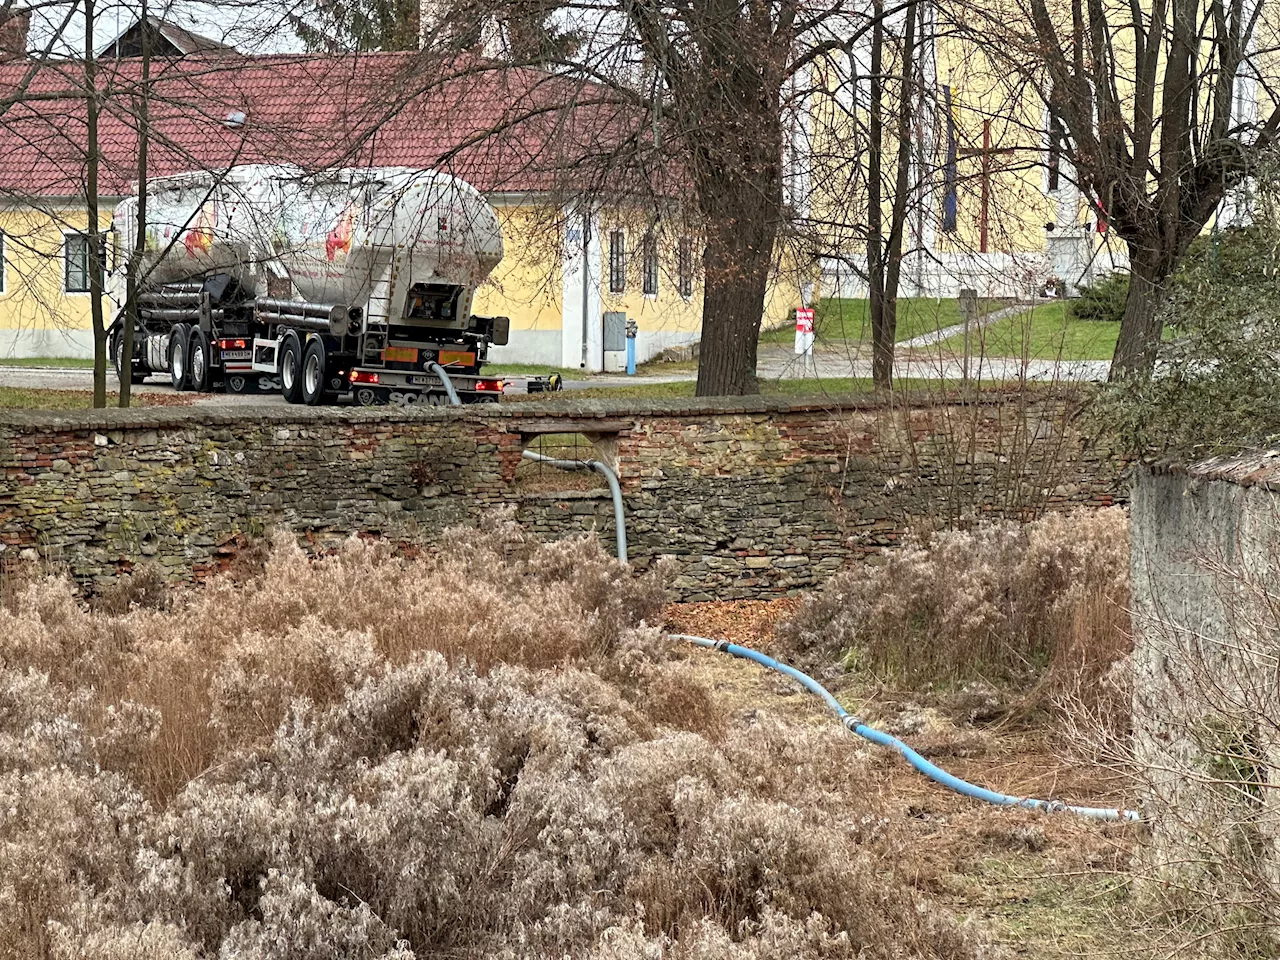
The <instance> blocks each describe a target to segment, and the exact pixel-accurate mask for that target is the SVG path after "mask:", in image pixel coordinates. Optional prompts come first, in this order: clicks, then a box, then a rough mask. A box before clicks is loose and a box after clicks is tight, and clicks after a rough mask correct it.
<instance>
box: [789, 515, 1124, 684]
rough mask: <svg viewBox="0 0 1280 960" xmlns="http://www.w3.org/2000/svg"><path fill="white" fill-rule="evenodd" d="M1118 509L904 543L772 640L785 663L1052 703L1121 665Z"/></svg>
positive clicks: (828, 589)
mask: <svg viewBox="0 0 1280 960" xmlns="http://www.w3.org/2000/svg"><path fill="white" fill-rule="evenodd" d="M1128 608H1129V534H1128V519H1127V517H1126V515H1125V513H1124V511H1123V510H1121V509H1118V508H1117V509H1111V510H1092V511H1081V512H1079V513H1075V514H1049V515H1047V516H1045V517H1043V518H1042V519H1040V520H1036V521H1034V522H1032V523H1028V524H1020V523H1016V522H1013V521H1004V522H999V523H993V524H989V525H985V526H980V527H977V528H975V529H973V530H970V531H945V532H941V533H935V534H933V535H932V536H930V537H928V538H909V539H908V540H907V542H906V543H904V545H903V546H902V547H901V548H899V549H897V550H894V551H891V552H887V553H886V556H885V561H884V563H883V564H882V565H880V566H877V567H871V568H867V569H862V570H854V571H850V572H847V573H843V574H840V575H839V576H837V577H835V578H833V579H832V580H831V581H830V582H829V583H828V584H827V585H826V586H825V587H824V589H823V590H822V591H821V592H819V593H817V594H814V595H812V596H811V597H809V598H808V599H807V600H806V602H805V603H804V605H803V606H802V607H801V608H800V609H799V610H798V611H797V612H796V614H795V616H794V617H792V618H791V619H790V620H789V621H787V622H786V623H784V624H783V625H782V626H781V628H780V631H779V635H780V638H781V641H782V643H783V646H784V648H786V649H787V650H789V651H790V652H791V653H792V655H794V656H797V657H800V658H801V659H807V660H810V661H817V662H829V661H830V660H833V659H835V658H837V657H841V656H843V657H844V658H845V661H846V664H847V665H848V666H849V667H850V668H851V669H854V670H856V671H859V672H863V673H866V674H868V675H871V676H874V677H878V678H880V679H881V680H884V681H887V682H890V683H894V684H897V685H902V686H906V687H908V688H919V687H923V686H927V685H930V684H941V685H945V686H959V685H961V684H963V683H965V682H968V681H974V680H985V681H988V682H993V683H996V684H997V685H1005V686H1007V685H1010V684H1012V685H1015V686H1021V687H1031V686H1034V687H1036V688H1037V689H1039V690H1040V691H1041V692H1043V693H1046V694H1052V693H1054V692H1057V691H1059V690H1064V689H1067V688H1078V687H1079V686H1080V683H1081V678H1083V679H1084V681H1085V682H1086V683H1087V682H1092V681H1093V680H1095V679H1097V678H1098V677H1100V676H1102V675H1103V674H1105V673H1106V671H1107V670H1108V669H1109V668H1110V667H1111V665H1112V664H1113V663H1115V662H1116V661H1117V660H1118V659H1120V658H1122V657H1124V656H1125V655H1127V653H1128V651H1129V648H1130V645H1131V640H1130V637H1129V629H1128Z"/></svg>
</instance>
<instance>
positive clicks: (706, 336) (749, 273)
mask: <svg viewBox="0 0 1280 960" xmlns="http://www.w3.org/2000/svg"><path fill="white" fill-rule="evenodd" d="M735 219H736V218H732V217H722V218H717V220H715V221H713V222H712V223H710V224H709V225H708V228H707V247H706V250H705V251H704V253H703V256H702V263H703V292H702V345H701V348H700V351H699V362H698V385H697V390H696V393H697V395H698V396H699V397H720V396H741V395H743V394H752V393H759V392H760V388H759V385H758V384H757V382H756V345H757V343H758V341H759V339H760V321H761V318H762V317H763V316H764V300H765V293H766V290H767V288H768V283H769V267H770V264H771V263H772V259H773V256H772V254H773V245H774V241H775V240H776V239H777V232H778V227H777V222H776V221H774V220H771V219H770V220H763V221H762V220H760V219H757V221H756V223H754V224H749V225H748V224H747V223H744V222H743V220H742V219H736V222H735ZM751 227H755V228H756V229H751Z"/></svg>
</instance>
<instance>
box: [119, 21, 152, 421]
mask: <svg viewBox="0 0 1280 960" xmlns="http://www.w3.org/2000/svg"><path fill="white" fill-rule="evenodd" d="M140 20H141V22H142V23H143V24H145V23H146V22H147V0H142V13H141V17H140ZM140 39H141V41H142V95H141V96H140V97H139V98H137V100H135V109H136V113H137V119H138V207H137V214H138V221H137V227H138V229H137V231H136V233H135V235H134V237H133V255H132V256H130V257H129V266H128V275H127V276H128V279H127V282H126V290H125V310H124V324H123V325H122V326H121V328H120V333H119V336H120V339H121V340H122V341H123V343H124V346H123V348H122V354H123V362H122V363H121V364H120V406H122V407H127V406H129V404H130V403H131V402H132V401H133V332H134V330H135V329H136V328H137V323H138V279H139V278H138V265H139V264H140V263H141V262H142V254H143V252H144V251H145V250H146V245H147V145H148V140H149V139H150V136H151V116H150V112H149V111H150V106H151V49H150V44H149V43H148V42H147V40H148V34H147V31H146V30H142V31H141V32H140Z"/></svg>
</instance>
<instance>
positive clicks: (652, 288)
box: [640, 230, 662, 300]
mask: <svg viewBox="0 0 1280 960" xmlns="http://www.w3.org/2000/svg"><path fill="white" fill-rule="evenodd" d="M659 266H660V264H659V260H658V235H657V234H656V233H654V232H653V231H652V230H646V231H645V234H644V237H643V238H642V239H641V240H640V293H641V294H642V295H643V296H645V297H647V298H648V299H650V300H657V299H658V288H659V287H660V286H661V285H662V276H661V271H660V269H659ZM650 280H652V281H653V283H652V285H650V283H649V281H650Z"/></svg>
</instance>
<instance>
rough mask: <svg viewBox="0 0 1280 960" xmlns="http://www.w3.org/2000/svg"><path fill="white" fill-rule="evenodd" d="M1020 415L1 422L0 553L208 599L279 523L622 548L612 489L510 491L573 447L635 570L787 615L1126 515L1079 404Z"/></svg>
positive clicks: (287, 416)
mask: <svg viewBox="0 0 1280 960" xmlns="http://www.w3.org/2000/svg"><path fill="white" fill-rule="evenodd" d="M1026 401H1027V397H1026V395H1021V396H1019V397H1012V398H986V399H984V400H983V401H982V402H979V403H967V404H965V403H943V404H932V405H919V406H905V407H904V406H898V407H886V406H881V405H879V404H877V403H876V402H874V401H872V400H870V399H868V398H865V397H864V398H850V399H845V400H836V399H831V398H823V399H820V400H784V399H779V398H745V399H725V400H716V401H651V402H643V403H636V402H634V401H632V402H626V403H595V402H576V403H575V402H573V401H572V400H571V399H562V400H556V401H549V402H545V403H537V404H533V403H518V404H517V403H512V404H501V405H493V406H474V407H466V408H461V409H447V408H423V409H397V408H380V409H371V410H341V409H333V408H328V409H324V408H322V409H311V408H299V407H289V406H263V407H212V406H207V407H206V406H202V407H193V408H172V407H169V408H164V407H162V408H149V409H140V410H131V411H115V410H111V411H95V412H83V413H74V414H69V413H58V414H54V413H34V412H22V411H13V412H8V413H4V414H0V476H2V477H3V484H4V486H3V488H0V544H2V545H3V547H4V549H5V554H4V556H9V557H11V556H13V555H14V554H15V553H18V554H23V553H26V554H27V555H30V552H31V551H35V552H36V553H38V554H40V555H42V556H44V557H46V558H48V559H50V560H53V561H55V562H63V563H66V564H67V565H68V566H69V568H70V569H71V570H72V571H73V573H74V575H75V576H76V577H77V578H79V579H81V580H82V581H85V582H86V583H87V584H89V585H90V586H92V585H94V584H97V585H101V584H103V583H106V582H110V581H111V580H113V579H114V578H115V577H117V576H118V575H119V574H120V573H121V572H125V571H128V570H130V569H132V567H133V566H134V565H135V564H137V563H138V562H139V561H140V560H143V559H147V558H149V559H151V560H152V561H153V562H155V563H158V564H160V565H161V566H163V567H164V568H165V569H166V570H167V571H168V572H169V574H170V575H171V576H174V577H193V576H194V577H202V576H206V575H208V574H209V573H210V572H212V571H214V570H216V569H217V568H218V567H219V566H222V565H225V563H226V562H227V561H228V559H229V558H230V557H231V556H232V555H233V554H234V552H235V551H236V549H238V547H239V546H240V545H241V544H243V543H244V542H245V541H246V540H247V539H252V538H253V537H255V536H259V535H261V534H262V533H264V532H265V531H266V530H267V529H269V528H271V527H275V526H278V525H282V524H283V525H287V526H288V527H290V528H292V529H294V530H295V531H298V532H299V533H306V534H307V536H308V539H309V540H312V541H315V542H319V543H326V542H329V541H332V540H336V539H338V538H341V537H343V536H346V535H348V534H350V533H351V532H354V531H368V532H372V533H377V534H381V535H385V536H387V537H391V538H394V539H397V540H406V541H413V542H426V543H434V542H438V540H439V535H440V533H441V531H442V530H443V529H444V528H446V527H447V526H449V525H452V524H457V523H471V522H474V521H475V520H476V518H477V517H478V516H479V515H480V514H481V513H482V512H484V511H486V510H488V509H491V508H493V507H496V506H499V505H503V504H511V505H514V507H515V508H516V510H517V516H518V517H519V519H520V520H521V521H522V522H524V523H526V524H528V525H529V526H530V527H531V528H532V529H534V530H536V531H537V532H538V533H540V534H542V535H544V536H547V537H559V536H565V535H569V534H572V533H574V532H577V531H582V530H589V529H598V530H600V531H601V535H602V536H603V537H604V538H605V539H606V540H607V541H609V542H610V543H612V538H613V530H612V528H613V511H612V505H611V501H610V500H609V498H608V496H607V493H606V492H605V491H604V490H602V489H600V490H591V489H565V490H558V489H555V482H554V481H551V487H550V488H548V486H547V480H546V478H542V483H541V484H540V485H538V486H537V488H536V489H530V488H528V486H527V485H526V483H525V481H524V480H523V479H522V475H523V471H521V472H517V471H518V468H519V467H520V465H521V463H522V461H521V452H522V449H523V448H524V446H525V445H526V444H528V443H529V442H531V441H532V440H534V439H535V438H537V437H538V436H540V435H545V434H566V433H572V434H584V435H586V436H588V437H590V438H591V439H592V440H593V441H596V449H597V451H598V456H599V457H600V459H603V460H605V461H606V462H608V463H610V464H611V465H612V466H613V467H614V468H615V469H616V471H617V472H618V474H619V477H620V479H621V483H622V488H623V491H624V496H625V500H626V509H627V525H628V535H629V539H630V546H631V556H632V559H633V561H634V562H635V563H636V565H637V566H640V567H643V566H645V565H647V564H648V563H650V562H652V561H653V560H654V559H655V558H657V557H659V556H661V555H664V554H669V555H674V556H675V557H676V558H677V560H678V571H679V575H678V580H677V582H676V588H677V592H678V593H679V595H680V596H683V597H686V598H706V597H711V596H716V597H722V598H723V597H755V596H767V595H776V594H779V593H784V592H788V591H794V590H797V589H799V588H802V587H807V586H810V585H812V584H814V583H816V582H818V581H820V580H821V579H823V578H824V577H826V576H827V575H829V574H830V573H831V572H832V571H834V570H836V569H838V568H839V567H840V566H842V565H843V564H845V563H847V562H849V561H850V560H851V559H855V558H858V557H863V556H866V555H867V554H870V553H874V552H876V551H878V550H879V549H880V548H881V547H883V546H887V545H892V544H894V543H895V542H897V540H898V539H899V538H900V537H901V536H902V533H903V532H904V530H905V529H906V528H908V527H909V526H912V525H919V524H935V525H936V524H939V523H944V522H949V521H952V520H955V519H960V520H962V521H967V520H971V519H974V518H979V517H983V516H989V515H1017V516H1024V515H1028V514H1031V513H1034V512H1036V511H1038V510H1040V509H1044V508H1046V507H1047V508H1059V507H1064V506H1068V505H1073V504H1084V505H1093V506H1105V505H1110V504H1113V503H1117V502H1122V501H1123V500H1124V499H1125V496H1126V481H1125V479H1124V477H1125V470H1126V467H1125V465H1124V464H1122V463H1118V462H1116V461H1115V460H1113V459H1112V458H1111V457H1110V456H1109V455H1108V454H1107V452H1106V451H1105V450H1101V449H1097V448H1096V447H1094V446H1091V445H1090V444H1089V443H1087V442H1086V441H1085V440H1084V439H1083V438H1082V437H1081V435H1080V434H1079V432H1078V431H1077V430H1076V429H1075V427H1074V422H1073V418H1074V415H1075V413H1076V411H1077V400H1076V398H1074V397H1073V396H1071V395H1050V394H1048V393H1045V394H1040V395H1037V396H1036V398H1035V402H1034V403H1031V404H1028V403H1027V402H1026ZM526 465H527V464H526ZM564 486H565V487H569V486H570V484H569V483H568V482H566V483H565V484H564Z"/></svg>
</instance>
